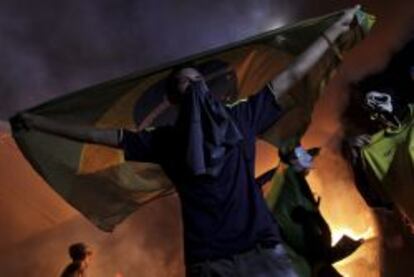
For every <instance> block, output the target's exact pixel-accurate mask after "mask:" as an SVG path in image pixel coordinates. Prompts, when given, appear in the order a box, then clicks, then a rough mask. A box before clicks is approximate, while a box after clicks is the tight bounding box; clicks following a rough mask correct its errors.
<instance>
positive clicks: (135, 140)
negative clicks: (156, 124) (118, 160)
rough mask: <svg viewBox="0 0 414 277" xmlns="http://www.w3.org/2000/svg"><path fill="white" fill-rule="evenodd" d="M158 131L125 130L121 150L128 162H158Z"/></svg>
mask: <svg viewBox="0 0 414 277" xmlns="http://www.w3.org/2000/svg"><path fill="white" fill-rule="evenodd" d="M156 141H157V130H156V129H145V130H143V131H140V132H132V131H128V130H123V134H122V139H121V144H120V145H121V148H122V149H123V151H124V157H125V160H127V161H140V162H152V163H156V162H158V155H157V143H156Z"/></svg>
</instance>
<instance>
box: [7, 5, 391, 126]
mask: <svg viewBox="0 0 414 277" xmlns="http://www.w3.org/2000/svg"><path fill="white" fill-rule="evenodd" d="M377 2H378V1H377ZM379 2H387V1H379ZM353 4H354V1H304V0H298V1H286V0H273V1H271V0H263V1H247V0H238V1H234V0H233V1H232V0H222V1H208V0H200V1H190V0H175V1H171V0H157V1H153V0H141V1H108V0H99V1H97V0H95V1H82V0H72V1H52V0H45V1H21V0H16V1H11V0H6V1H1V2H0V49H1V52H2V55H1V57H0V70H1V72H2V74H1V76H0V97H1V98H0V99H1V100H0V119H3V120H4V119H7V118H8V117H10V116H11V115H13V114H14V113H16V112H17V111H21V110H22V109H26V108H29V107H32V106H34V105H37V104H39V103H42V102H45V101H47V100H49V99H51V98H54V97H57V96H61V95H64V94H67V93H69V92H71V91H74V90H78V89H80V88H84V87H87V86H90V85H92V84H95V83H99V82H103V81H106V80H108V79H113V78H116V77H120V76H123V75H126V74H129V73H132V72H136V71H139V70H142V69H144V68H149V67H153V66H156V65H158V64H161V63H165V62H168V61H173V60H176V59H178V58H181V57H185V56H188V55H191V54H194V53H197V52H201V51H204V50H206V49H211V48H214V47H217V46H222V45H225V44H228V43H230V42H235V41H238V40H240V39H243V38H246V37H249V36H252V35H255V34H257V33H260V32H262V31H266V30H269V29H272V28H275V27H278V26H282V25H285V24H287V23H293V22H297V21H298V20H300V19H304V18H308V17H311V16H318V15H322V14H325V13H328V12H332V11H335V10H338V9H341V8H343V7H347V6H350V5H353Z"/></svg>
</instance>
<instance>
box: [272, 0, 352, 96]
mask: <svg viewBox="0 0 414 277" xmlns="http://www.w3.org/2000/svg"><path fill="white" fill-rule="evenodd" d="M359 9H360V6H359V5H357V6H355V7H354V8H351V9H348V10H346V11H345V13H344V14H343V16H342V17H341V18H340V19H339V20H338V21H337V22H335V23H334V24H333V25H332V26H331V27H330V28H328V29H327V30H326V31H325V32H324V33H323V34H321V36H320V37H319V38H318V39H317V40H316V41H315V42H314V43H312V44H311V46H309V47H308V48H307V49H306V50H305V51H304V52H303V53H302V54H301V55H299V56H298V57H297V58H296V60H295V61H294V62H293V63H291V64H290V65H289V66H288V67H287V68H286V69H285V70H284V71H282V73H280V74H278V75H277V76H276V78H275V79H273V80H272V81H271V82H270V84H269V85H270V87H271V88H272V91H273V94H274V95H275V96H276V99H278V100H279V99H280V97H281V96H282V95H283V94H285V92H287V91H288V90H289V89H290V88H292V87H293V85H294V84H295V83H296V82H297V81H299V80H301V79H302V78H303V77H304V76H305V75H306V74H307V73H308V72H309V71H310V70H311V69H312V67H313V66H314V65H315V64H316V63H317V62H318V60H319V59H320V58H321V57H322V56H323V55H324V54H325V53H326V51H327V50H328V49H329V47H330V44H331V42H334V41H335V40H336V39H337V38H338V37H339V36H340V35H342V34H343V33H345V32H347V31H348V30H349V28H350V24H351V22H352V21H353V19H354V17H355V13H356V12H357V11H358V10H359Z"/></svg>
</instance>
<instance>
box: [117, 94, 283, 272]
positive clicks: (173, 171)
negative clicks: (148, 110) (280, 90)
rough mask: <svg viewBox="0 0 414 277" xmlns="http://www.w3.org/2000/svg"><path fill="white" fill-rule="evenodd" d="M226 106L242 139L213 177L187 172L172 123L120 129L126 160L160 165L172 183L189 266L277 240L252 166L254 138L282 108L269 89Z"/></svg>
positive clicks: (276, 234)
mask: <svg viewBox="0 0 414 277" xmlns="http://www.w3.org/2000/svg"><path fill="white" fill-rule="evenodd" d="M226 109H227V111H228V113H229V114H230V115H231V118H232V119H233V120H234V122H235V123H236V125H237V127H238V128H239V131H240V132H241V133H242V136H243V140H242V141H240V143H238V144H236V145H235V146H232V147H231V148H229V149H227V150H226V154H225V156H224V159H225V161H224V163H223V164H224V165H223V168H222V170H221V172H220V173H219V174H218V176H216V177H211V176H208V175H199V176H194V175H192V174H189V173H188V170H186V167H185V159H184V158H183V153H184V152H185V151H184V149H185V145H183V143H181V141H180V139H179V136H178V135H177V134H178V132H177V130H176V127H174V126H166V127H159V128H155V129H153V130H151V131H149V130H144V131H141V132H137V133H135V132H130V131H125V132H124V137H123V141H122V146H123V149H124V153H125V159H126V160H134V161H142V162H152V163H157V164H160V165H161V166H162V168H163V169H164V171H165V173H166V174H167V176H168V177H169V178H170V179H171V181H172V182H173V183H174V184H175V186H176V189H177V192H178V194H179V198H180V201H181V207H182V217H183V224H184V249H185V260H186V263H187V264H191V263H194V262H200V261H204V260H213V259H218V258H224V257H229V256H231V255H234V254H237V253H241V252H244V251H246V250H249V249H251V248H253V247H254V245H255V244H257V243H266V244H275V243H277V242H279V241H280V235H279V231H278V227H277V224H276V221H275V220H274V218H273V216H272V215H271V213H270V211H269V210H268V208H267V206H266V203H265V201H264V199H263V196H262V191H261V188H260V186H259V185H258V184H256V182H255V176H254V164H255V141H256V136H257V135H258V134H260V133H262V132H264V131H265V130H266V129H267V128H268V127H270V126H271V125H272V124H273V123H274V122H275V121H276V120H277V119H278V118H279V116H280V114H281V110H280V108H279V106H278V105H277V103H276V100H275V99H274V96H273V95H272V93H271V92H270V91H269V89H268V88H267V87H266V88H264V89H263V90H262V91H260V92H259V93H257V94H256V95H254V96H251V97H250V98H248V99H246V100H242V101H239V102H238V103H236V104H234V105H232V106H228V107H226Z"/></svg>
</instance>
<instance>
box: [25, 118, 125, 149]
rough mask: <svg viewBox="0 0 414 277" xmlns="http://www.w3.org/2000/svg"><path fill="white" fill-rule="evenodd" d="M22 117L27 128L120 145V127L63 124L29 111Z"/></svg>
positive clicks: (77, 138) (108, 144)
mask: <svg viewBox="0 0 414 277" xmlns="http://www.w3.org/2000/svg"><path fill="white" fill-rule="evenodd" d="M21 119H22V121H23V124H24V125H26V127H27V128H33V129H37V130H40V131H43V132H47V133H51V134H55V135H59V136H62V137H66V138H69V139H73V140H78V141H82V142H88V143H96V144H102V145H106V146H111V147H120V141H121V138H120V134H121V130H118V129H98V128H94V127H83V126H76V125H68V124H62V123H61V122H57V121H55V120H51V119H48V118H46V117H43V116H39V115H34V114H28V113H24V114H22V115H21Z"/></svg>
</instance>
